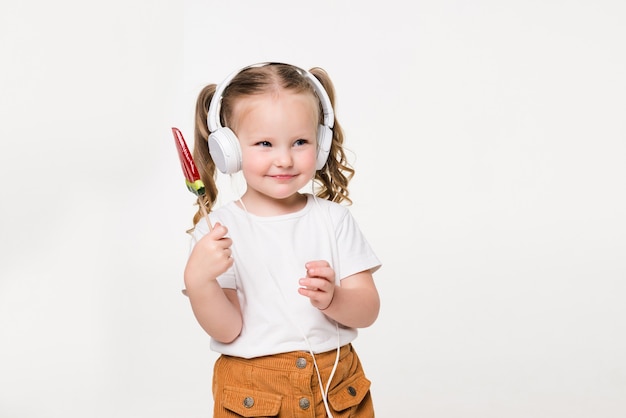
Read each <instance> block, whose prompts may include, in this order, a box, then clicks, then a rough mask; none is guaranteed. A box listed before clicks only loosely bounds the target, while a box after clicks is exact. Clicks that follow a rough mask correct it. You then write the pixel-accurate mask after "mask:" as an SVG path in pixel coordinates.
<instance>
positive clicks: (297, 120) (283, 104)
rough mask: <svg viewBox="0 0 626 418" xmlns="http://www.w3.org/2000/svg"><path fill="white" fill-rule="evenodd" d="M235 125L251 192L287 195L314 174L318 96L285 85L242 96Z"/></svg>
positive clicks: (235, 111)
mask: <svg viewBox="0 0 626 418" xmlns="http://www.w3.org/2000/svg"><path fill="white" fill-rule="evenodd" d="M232 122H233V123H232V124H231V128H232V129H233V131H234V132H235V134H236V135H237V138H239V143H240V145H241V158H242V171H243V175H244V177H245V179H246V183H247V185H248V188H247V192H246V195H252V194H254V195H256V197H260V198H263V199H265V198H270V199H288V198H289V197H292V196H294V194H295V193H297V192H298V191H299V190H300V189H301V188H303V187H304V186H306V184H307V183H308V182H309V181H310V180H311V179H312V178H313V177H314V175H315V158H316V154H317V137H316V136H317V126H318V104H317V99H316V98H315V97H314V96H313V95H311V94H310V93H293V92H290V91H286V90H280V91H279V92H278V93H276V92H271V93H266V94H261V95H255V96H249V97H245V98H242V99H239V100H238V101H237V102H236V103H235V105H234V108H233V121H232Z"/></svg>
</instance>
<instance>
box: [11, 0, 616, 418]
mask: <svg viewBox="0 0 626 418" xmlns="http://www.w3.org/2000/svg"><path fill="white" fill-rule="evenodd" d="M625 21H626V3H624V2H622V1H620V0H615V1H609V0H598V1H582V0H574V1H525V2H516V1H495V0H493V1H488V0H478V1H474V2H468V1H461V0H457V1H453V0H440V1H435V0H431V1H421V0H420V1H415V2H404V1H398V0H391V1H385V2H356V1H331V0H321V1H317V2H293V1H287V0H283V1H280V0H268V1H264V2H251V1H241V0H238V1H228V2H227V1H219V2H218V1H199V0H196V1H191V0H187V1H185V2H178V1H172V0H170V1H147V0H137V1H120V0H113V1H109V2H99V3H93V2H81V1H76V0H74V1H72V0H61V1H57V2H45V1H41V0H38V1H26V2H19V3H18V2H3V3H2V5H1V6H0V46H1V50H0V53H1V56H2V64H1V66H0V74H1V77H0V89H1V91H0V117H1V123H0V138H1V139H0V186H1V188H0V196H1V205H0V215H1V216H0V228H1V229H0V417H2V418H35V417H36V418H39V417H41V418H44V417H45V418H52V417H63V418H69V417H81V418H84V417H93V418H105V417H106V418H110V417H116V418H143V417H146V418H147V417H151V418H156V417H163V418H165V417H167V418H171V417H186V418H200V417H207V416H210V415H211V407H212V400H211V392H210V389H211V371H212V366H213V361H214V360H215V358H216V355H215V353H212V352H211V351H210V350H209V348H208V344H209V339H208V337H207V336H206V335H205V334H204V333H203V332H202V330H201V329H200V327H199V326H198V325H197V323H196V322H195V319H194V318H193V315H192V313H191V309H190V307H189V305H188V302H187V300H186V299H185V298H184V297H183V296H182V295H181V293H180V288H181V287H182V271H183V268H184V264H185V261H186V256H187V251H188V244H189V242H188V237H187V235H186V234H185V232H184V231H185V230H186V229H187V228H188V227H189V226H190V222H191V216H192V215H193V213H194V210H195V208H194V206H193V196H192V195H191V194H190V193H189V192H188V191H187V190H186V188H185V186H184V181H183V177H182V172H181V170H180V165H179V162H178V159H177V156H176V151H175V148H174V143H173V139H172V136H171V131H170V128H171V127H172V126H177V127H179V128H180V129H182V130H183V133H184V134H185V135H186V137H187V140H188V142H190V143H191V142H192V137H193V109H194V104H195V98H196V95H197V93H198V92H199V90H200V89H201V88H202V86H204V85H205V84H207V83H211V82H219V81H221V80H222V79H223V78H224V77H225V76H226V75H227V74H228V73H230V72H231V71H233V70H234V69H236V68H238V67H241V66H244V65H247V64H251V63H255V62H259V61H267V60H275V61H286V62H290V63H292V64H295V65H299V66H301V67H306V68H310V67H313V66H321V67H323V68H325V69H326V70H327V71H328V72H329V74H330V75H331V77H332V78H333V80H334V82H335V85H336V89H337V98H338V103H337V107H336V113H337V117H338V120H339V121H340V122H341V123H342V125H343V126H344V128H345V131H346V134H347V147H348V149H349V152H350V154H349V155H350V158H351V161H352V162H353V165H354V167H355V168H356V172H357V174H356V177H355V178H354V180H353V182H352V188H351V196H352V198H353V200H354V202H355V204H354V205H353V206H352V211H353V213H354V215H355V217H356V218H357V220H358V221H359V223H360V225H361V228H362V229H363V230H364V232H365V233H366V235H367V236H368V238H369V240H370V242H371V244H372V246H373V247H374V249H375V250H376V251H377V253H378V255H379V256H380V258H381V259H382V261H383V263H384V265H383V268H382V269H381V270H380V271H379V272H378V273H377V274H376V275H375V277H376V281H377V283H378V286H379V290H380V293H381V297H382V311H381V314H380V317H379V320H378V321H377V322H376V324H374V325H373V326H372V327H370V328H368V329H365V330H362V331H361V334H360V336H359V338H358V340H357V341H356V342H355V346H356V347H357V350H358V351H359V353H360V354H361V357H362V360H363V363H364V366H365V368H366V372H367V373H368V376H369V377H370V379H371V380H372V381H373V386H372V391H373V396H374V401H375V403H376V406H377V416H380V417H383V418H396V417H429V418H453V417H454V418H456V417H477V418H478V417H480V418H486V417H494V418H496V417H497V418H501V417H507V418H517V417H520V418H521V417H524V418H525V417H533V418H554V417H567V418H576V417H581V418H582V417H603V418H618V417H619V418H621V417H624V416H626V355H625V354H624V353H626V332H625V331H626V304H625V303H624V301H625V300H626V261H625V257H624V256H625V254H626V220H625V219H626V216H625V215H626V195H625V193H626V163H625V161H626V123H625V120H626V77H625V76H624V74H626V26H625V25H624V22H625ZM228 192H229V190H225V196H227V195H228Z"/></svg>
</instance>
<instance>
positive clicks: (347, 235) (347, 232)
mask: <svg viewBox="0 0 626 418" xmlns="http://www.w3.org/2000/svg"><path fill="white" fill-rule="evenodd" d="M336 234H337V251H338V252H339V266H338V267H339V278H341V279H344V278H346V277H348V276H351V275H353V274H356V273H360V272H362V271H366V270H370V271H371V272H372V273H374V272H375V271H376V270H378V269H379V268H380V267H381V265H382V263H381V262H380V260H379V259H378V257H377V256H376V254H375V253H374V250H373V249H372V247H371V246H370V244H369V242H368V241H367V239H366V238H365V235H364V234H363V232H361V229H360V228H359V225H358V224H357V222H356V220H355V219H354V217H353V216H352V214H351V213H350V212H349V211H348V210H347V209H346V210H345V213H344V214H343V217H342V218H341V220H340V222H339V225H338V227H337V231H336Z"/></svg>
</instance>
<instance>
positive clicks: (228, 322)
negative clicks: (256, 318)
mask: <svg viewBox="0 0 626 418" xmlns="http://www.w3.org/2000/svg"><path fill="white" fill-rule="evenodd" d="M227 291H228V290H226V292H227ZM233 292H234V291H233ZM187 295H188V296H189V300H190V302H191V308H192V310H193V313H194V315H195V317H196V319H197V320H198V323H199V324H200V326H201V327H202V328H203V329H204V330H205V331H206V332H207V334H209V335H210V336H211V338H213V339H215V340H217V341H220V342H223V343H229V342H231V341H233V340H234V339H235V338H237V336H238V335H239V333H240V332H241V326H242V318H241V312H240V310H239V304H238V303H233V301H232V300H230V299H229V298H228V297H227V296H226V293H225V290H224V289H222V288H221V287H220V285H219V283H218V282H217V281H215V280H210V281H207V282H205V283H202V284H201V285H197V284H196V285H193V286H189V285H187ZM233 299H234V298H233Z"/></svg>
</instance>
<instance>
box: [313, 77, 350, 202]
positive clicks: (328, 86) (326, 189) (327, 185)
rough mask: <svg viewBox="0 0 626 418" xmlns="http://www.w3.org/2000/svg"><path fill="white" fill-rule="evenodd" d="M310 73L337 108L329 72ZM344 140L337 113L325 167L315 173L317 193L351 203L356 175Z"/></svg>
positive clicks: (320, 195) (329, 198)
mask: <svg viewBox="0 0 626 418" xmlns="http://www.w3.org/2000/svg"><path fill="white" fill-rule="evenodd" d="M310 73H311V74H313V75H314V76H315V77H316V78H317V79H318V80H319V81H320V83H321V84H322V86H323V87H324V89H325V90H326V93H328V97H329V98H330V102H331V104H332V106H333V109H335V87H334V85H333V83H332V81H331V79H330V77H329V76H328V73H327V72H326V71H324V70H323V69H322V68H319V67H315V68H312V69H311V70H310ZM343 141H344V135H343V129H342V128H341V125H340V124H339V122H338V120H337V114H336V113H335V124H334V126H333V140H332V143H331V145H330V153H329V154H328V160H327V161H326V164H325V165H324V167H323V168H322V169H321V170H318V171H317V172H316V173H315V180H316V182H317V183H318V186H319V187H318V190H317V193H316V195H317V196H318V197H320V198H323V199H327V200H330V201H333V202H337V203H340V202H342V201H346V202H347V203H348V204H351V203H352V200H351V199H350V198H349V197H348V195H349V191H348V183H349V182H350V180H351V179H352V177H353V176H354V169H353V168H352V167H351V166H350V164H349V163H348V160H347V158H346V153H345V150H344V148H343Z"/></svg>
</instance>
